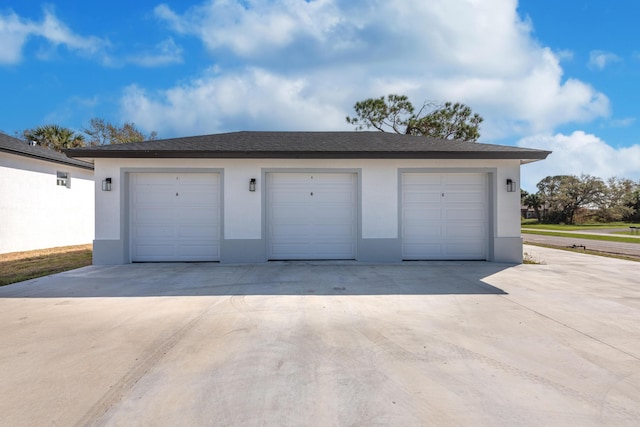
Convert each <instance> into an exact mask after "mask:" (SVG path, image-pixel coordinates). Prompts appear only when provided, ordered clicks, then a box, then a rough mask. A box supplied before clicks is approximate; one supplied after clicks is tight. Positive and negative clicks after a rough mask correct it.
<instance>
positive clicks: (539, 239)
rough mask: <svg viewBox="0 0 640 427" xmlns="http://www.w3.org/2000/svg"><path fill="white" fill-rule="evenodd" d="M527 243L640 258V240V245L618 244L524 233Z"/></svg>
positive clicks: (523, 236) (568, 236)
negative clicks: (579, 248) (584, 249)
mask: <svg viewBox="0 0 640 427" xmlns="http://www.w3.org/2000/svg"><path fill="white" fill-rule="evenodd" d="M522 238H523V240H524V242H525V243H540V244H544V245H553V246H562V247H566V246H572V245H579V246H585V247H586V248H587V250H591V251H599V252H606V253H611V254H618V255H629V256H637V257H640V239H639V243H618V242H606V241H601V240H590V239H578V238H575V237H572V236H571V234H569V233H567V237H557V236H542V235H538V234H526V233H524V232H523V233H522Z"/></svg>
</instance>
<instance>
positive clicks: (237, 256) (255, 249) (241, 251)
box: [220, 239, 267, 264]
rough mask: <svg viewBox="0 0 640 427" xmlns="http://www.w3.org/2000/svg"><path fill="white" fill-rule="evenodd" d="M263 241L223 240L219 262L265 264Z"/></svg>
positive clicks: (265, 255)
mask: <svg viewBox="0 0 640 427" xmlns="http://www.w3.org/2000/svg"><path fill="white" fill-rule="evenodd" d="M266 261H267V254H266V253H265V244H264V240H263V239H224V240H222V241H221V248H220V262H222V263H225V264H244V263H258V262H266Z"/></svg>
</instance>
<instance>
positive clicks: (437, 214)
mask: <svg viewBox="0 0 640 427" xmlns="http://www.w3.org/2000/svg"><path fill="white" fill-rule="evenodd" d="M403 218H404V219H405V222H406V221H409V223H410V224H412V223H413V222H416V221H417V222H419V221H432V220H440V219H441V218H442V210H441V209H434V208H432V207H430V206H427V205H425V206H424V207H415V208H411V209H406V210H405V211H404V214H403Z"/></svg>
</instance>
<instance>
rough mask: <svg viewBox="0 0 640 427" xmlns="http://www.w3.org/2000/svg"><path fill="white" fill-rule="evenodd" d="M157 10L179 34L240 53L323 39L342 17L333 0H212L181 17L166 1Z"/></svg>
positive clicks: (244, 53) (210, 45)
mask: <svg viewBox="0 0 640 427" xmlns="http://www.w3.org/2000/svg"><path fill="white" fill-rule="evenodd" d="M154 11H155V14H156V16H157V17H158V18H160V19H162V20H164V21H166V22H168V23H169V24H170V25H171V27H172V28H173V29H174V30H175V31H177V32H178V33H181V34H193V35H196V36H198V37H199V38H200V39H202V41H203V42H204V43H205V45H206V46H207V47H208V48H209V49H211V50H215V49H217V48H220V47H228V48H230V49H232V50H233V51H234V52H235V53H237V54H239V55H241V56H249V55H255V54H257V53H260V52H262V51H263V50H264V49H265V48H266V49H273V48H279V47H283V46H286V45H288V44H290V43H292V42H294V41H295V39H296V38H297V37H305V36H308V37H312V38H315V39H319V40H323V39H324V36H325V34H326V33H327V32H328V31H330V30H331V28H333V27H334V26H335V25H336V24H337V23H338V21H339V19H340V15H339V13H338V11H337V10H336V9H335V5H334V3H333V1H331V0H315V1H310V2H306V1H299V0H279V1H276V2H275V4H274V3H271V2H263V1H249V2H241V1H234V0H231V1H220V0H212V1H207V2H204V3H203V4H202V5H199V6H195V7H192V8H190V9H189V10H188V11H187V12H186V13H185V14H184V15H182V16H179V15H178V14H176V13H175V12H173V11H172V10H171V9H170V8H169V6H167V5H166V4H161V5H159V6H157V7H156V8H155V10H154Z"/></svg>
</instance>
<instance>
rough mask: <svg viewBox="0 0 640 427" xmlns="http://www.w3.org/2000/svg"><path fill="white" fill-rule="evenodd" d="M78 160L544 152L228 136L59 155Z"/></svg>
mask: <svg viewBox="0 0 640 427" xmlns="http://www.w3.org/2000/svg"><path fill="white" fill-rule="evenodd" d="M65 152H66V153H67V155H69V156H71V157H80V158H99V157H109V158H260V159H267V158H269V159H274V158H300V159H315V158H320V159H416V158H418V159H520V160H521V161H523V162H530V161H536V160H542V159H545V158H546V157H547V156H548V155H549V154H550V151H542V150H533V149H529V148H518V147H509V146H505V145H491V144H481V143H475V142H464V141H449V140H442V139H436V138H426V137H422V136H413V135H400V134H395V133H384V132H353V131H352V132H246V131H245V132H232V133H220V134H213V135H202V136H190V137H184V138H171V139H161V140H156V141H145V142H133V143H129V144H118V145H103V146H99V147H86V148H74V149H69V150H65Z"/></svg>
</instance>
